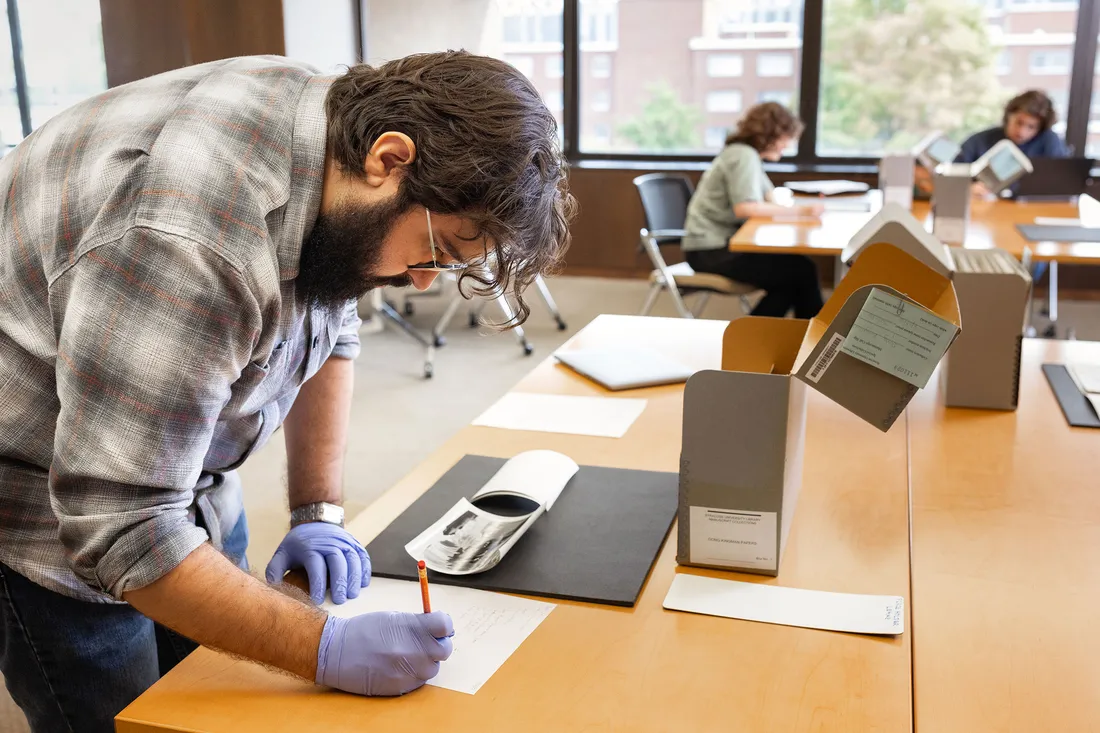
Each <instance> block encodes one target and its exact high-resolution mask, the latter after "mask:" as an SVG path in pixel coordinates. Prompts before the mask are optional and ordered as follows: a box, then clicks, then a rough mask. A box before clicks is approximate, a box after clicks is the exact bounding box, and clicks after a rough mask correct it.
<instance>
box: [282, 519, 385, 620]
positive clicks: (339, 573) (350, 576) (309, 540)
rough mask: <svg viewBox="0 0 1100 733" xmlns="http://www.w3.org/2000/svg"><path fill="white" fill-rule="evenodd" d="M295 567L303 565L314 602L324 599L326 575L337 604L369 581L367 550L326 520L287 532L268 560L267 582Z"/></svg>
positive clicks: (355, 594)
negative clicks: (269, 560)
mask: <svg viewBox="0 0 1100 733" xmlns="http://www.w3.org/2000/svg"><path fill="white" fill-rule="evenodd" d="M294 568H305V570H306V575H308V576H309V597H310V598H311V599H312V600H313V602H314V603H317V604H320V603H322V602H323V601H324V600H325V588H326V583H325V581H326V579H327V580H328V587H331V588H332V602H333V603H337V604H339V603H343V602H344V601H346V600H347V599H349V598H358V597H359V590H360V589H361V588H366V587H367V585H368V584H370V557H369V556H368V555H367V551H366V550H365V549H363V546H362V545H361V544H359V540H357V539H355V538H354V537H352V536H351V534H349V533H348V532H347V531H346V530H345V529H343V528H342V527H337V526H336V525H335V524H329V523H327V522H307V523H305V524H299V525H298V526H297V527H295V528H294V529H292V530H290V531H289V532H287V535H286V537H284V538H283V541H282V542H281V543H279V549H277V550H275V555H274V557H272V558H271V562H269V563H268V564H267V582H268V583H279V582H281V581H282V579H283V576H284V575H286V572H287V571H288V570H292V569H294Z"/></svg>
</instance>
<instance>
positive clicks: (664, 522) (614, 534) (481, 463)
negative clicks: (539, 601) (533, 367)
mask: <svg viewBox="0 0 1100 733" xmlns="http://www.w3.org/2000/svg"><path fill="white" fill-rule="evenodd" d="M504 463H505V459H503V458H489V457H487V456H475V455H468V456H464V457H463V458H462V459H461V460H460V461H459V462H458V463H456V464H455V465H454V466H453V467H451V469H450V470H449V471H447V473H445V474H444V475H443V476H442V477H441V478H440V479H439V481H437V482H436V483H435V485H434V486H432V488H431V489H429V490H428V491H427V492H426V493H425V494H424V495H423V496H421V497H420V498H419V499H417V500H416V501H415V502H413V504H412V505H411V506H410V507H409V508H408V509H406V510H405V511H404V513H402V514H401V516H399V517H398V518H397V519H395V520H394V521H393V523H392V524H390V526H389V527H387V528H386V529H384V530H383V531H382V533H381V534H379V535H378V537H376V538H375V539H374V541H373V542H371V543H370V544H369V545H368V546H367V551H368V552H369V553H370V557H371V568H372V571H371V572H372V574H373V575H377V576H380V577H384V578H399V579H402V580H415V579H416V562H415V561H414V560H413V558H412V557H411V556H410V555H409V554H408V553H407V552H405V545H406V544H407V543H408V542H409V541H410V540H412V539H413V538H414V537H416V536H417V535H419V534H420V533H421V532H423V531H424V530H425V529H427V528H428V527H429V526H431V525H432V524H434V523H435V522H436V521H437V520H438V519H439V518H440V517H442V516H443V515H444V514H445V513H446V512H447V511H448V510H449V509H450V508H451V507H452V506H454V505H455V502H457V501H458V500H459V499H460V498H462V497H465V498H467V499H469V498H471V497H472V496H473V495H474V494H475V493H477V491H478V490H479V489H480V488H481V487H482V486H484V485H485V483H486V482H487V481H488V480H489V479H490V478H492V476H493V474H495V473H496V472H497V471H498V470H499V469H500V467H501V466H503V465H504ZM678 489H679V474H676V473H658V472H654V471H635V470H628V469H618V468H598V467H594V466H581V468H580V470H579V471H578V472H577V473H576V475H574V476H573V478H572V479H570V481H569V483H568V484H566V486H565V488H564V489H563V490H562V493H561V495H560V496H559V497H558V499H557V501H556V502H554V506H553V507H552V508H551V509H550V511H548V512H546V513H544V514H543V515H542V516H541V517H539V518H538V519H537V520H535V523H534V524H532V525H531V528H530V529H528V530H527V533H526V534H524V535H523V537H522V538H520V540H519V541H518V542H517V543H516V544H515V546H514V547H512V549H511V550H509V551H508V554H507V555H505V556H504V558H502V559H501V561H500V563H499V564H498V565H497V566H496V567H495V568H493V569H491V570H487V571H485V572H484V573H476V574H474V575H446V574H443V573H436V572H434V571H431V570H429V571H428V580H429V582H431V583H442V584H445V585H459V586H465V587H468V588H478V589H480V590H488V591H501V592H505V593H521V594H524V595H533V596H545V597H548V598H562V599H566V600H572V601H588V602H594V603H606V604H610V605H615V606H633V605H634V604H635V603H636V602H637V600H638V596H639V594H640V593H641V590H642V586H643V585H644V584H645V580H646V577H647V576H648V575H649V570H650V568H651V567H652V566H653V562H654V560H656V558H657V555H658V553H659V552H660V550H661V546H662V545H663V544H664V541H665V538H666V537H667V536H668V531H669V529H670V528H671V527H672V522H673V520H674V519H675V518H676V505H677V494H678Z"/></svg>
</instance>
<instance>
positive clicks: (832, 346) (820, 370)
mask: <svg viewBox="0 0 1100 733" xmlns="http://www.w3.org/2000/svg"><path fill="white" fill-rule="evenodd" d="M843 345H844V337H843V336H841V335H840V334H839V333H834V334H833V337H832V338H831V339H829V345H828V346H826V347H825V349H824V350H823V351H822V352H821V354H820V355H818V357H817V361H816V362H814V366H813V369H811V370H810V373H809V374H808V375H807V376H809V378H810V381H811V382H813V383H814V384H817V383H818V381H820V380H821V377H822V375H823V374H825V370H826V369H828V368H829V365H830V364H832V363H833V359H835V358H836V355H837V354H839V353H840V347H841V346H843Z"/></svg>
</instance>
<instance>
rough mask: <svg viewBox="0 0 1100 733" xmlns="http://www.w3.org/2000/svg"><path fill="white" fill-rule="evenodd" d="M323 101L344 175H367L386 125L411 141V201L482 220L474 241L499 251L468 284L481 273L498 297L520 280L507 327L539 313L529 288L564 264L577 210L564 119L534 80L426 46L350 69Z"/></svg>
mask: <svg viewBox="0 0 1100 733" xmlns="http://www.w3.org/2000/svg"><path fill="white" fill-rule="evenodd" d="M325 108H326V109H325V111H326V113H327V116H328V148H329V154H330V155H331V156H332V158H333V159H334V161H335V162H336V163H337V164H338V165H339V166H340V167H341V169H342V170H343V171H344V172H345V173H348V174H351V175H355V176H360V177H362V176H364V175H365V173H364V170H363V162H364V161H365V160H366V158H367V155H368V153H369V151H370V149H371V146H372V145H373V144H374V142H375V140H377V139H378V137H379V135H381V134H382V133H384V132H391V131H392V132H401V133H404V134H406V135H408V136H409V137H410V138H412V140H413V141H414V142H415V143H416V158H415V160H414V161H413V162H412V164H411V165H410V166H409V167H408V168H407V169H406V170H405V171H404V175H403V177H402V179H401V185H400V189H399V193H398V195H399V197H401V200H402V201H404V202H406V206H405V210H407V209H408V208H409V207H412V206H413V205H416V204H419V205H420V206H424V207H425V208H427V209H429V210H430V211H432V212H433V213H436V212H438V213H440V214H460V215H462V216H464V217H467V218H469V219H470V220H471V221H473V223H474V225H475V226H476V229H477V232H476V234H475V236H474V238H475V239H481V238H483V237H484V238H485V240H486V241H487V242H491V243H493V244H494V245H495V248H494V251H493V252H492V253H490V252H488V251H486V252H485V254H484V257H483V258H482V259H481V262H479V263H474V264H476V265H480V266H471V267H470V268H468V269H466V270H464V271H462V274H461V275H460V276H459V286H460V288H461V287H463V286H464V285H465V284H466V281H471V282H473V286H472V287H471V288H470V291H471V292H472V293H473V294H477V295H484V296H489V297H495V296H497V295H500V294H502V293H505V292H508V291H509V288H511V293H512V294H513V295H514V296H515V299H516V316H515V318H513V319H512V320H510V321H508V322H507V323H504V324H500V325H502V326H504V327H514V326H517V325H519V324H521V323H523V322H524V321H525V320H526V319H527V316H528V315H529V314H530V312H531V309H530V307H528V305H527V304H526V303H525V302H524V300H523V291H524V290H525V289H526V288H527V286H529V285H530V284H531V283H532V282H533V281H534V279H535V277H536V276H537V275H539V274H542V273H548V272H553V271H554V270H555V269H556V268H557V267H558V266H559V265H560V263H561V261H562V257H563V256H564V254H565V251H566V249H567V248H568V246H569V224H570V222H571V220H572V218H573V216H574V214H575V211H576V202H575V200H574V199H573V196H572V195H571V194H570V193H569V191H568V188H567V184H566V174H565V169H566V164H565V159H564V158H563V156H562V153H561V149H560V146H559V144H558V135H557V122H556V121H555V120H554V116H553V115H552V114H551V113H550V110H549V109H547V107H546V105H545V104H544V103H543V101H542V99H541V98H540V97H539V93H538V91H536V89H535V87H534V86H533V85H532V84H531V82H530V81H528V80H527V78H526V77H525V76H523V74H521V73H520V72H519V71H518V70H516V68H515V67H513V66H511V65H510V64H507V63H505V62H503V61H499V60H497V59H493V58H488V57H485V56H476V55H474V54H470V53H467V52H466V51H446V52H443V53H425V54H416V55H413V56H408V57H405V58H402V59H397V60H395V61H390V62H387V63H385V64H382V65H381V66H377V67H372V66H369V65H367V64H358V65H356V66H352V67H350V68H349V69H348V70H347V72H346V73H345V74H343V75H342V76H341V77H339V78H338V79H336V81H335V82H334V83H333V84H332V87H331V88H330V90H329V92H328V97H327V98H326V101H325ZM463 293H464V294H467V295H469V294H470V293H468V292H467V290H466V289H463Z"/></svg>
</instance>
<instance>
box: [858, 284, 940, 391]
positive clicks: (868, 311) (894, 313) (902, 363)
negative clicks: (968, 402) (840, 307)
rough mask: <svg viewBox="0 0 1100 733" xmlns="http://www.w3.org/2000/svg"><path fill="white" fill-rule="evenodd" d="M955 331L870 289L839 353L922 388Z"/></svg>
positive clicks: (899, 300) (901, 301)
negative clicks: (841, 352)
mask: <svg viewBox="0 0 1100 733" xmlns="http://www.w3.org/2000/svg"><path fill="white" fill-rule="evenodd" d="M958 330H959V328H958V326H956V325H955V324H953V323H951V322H950V321H945V320H944V319H942V318H940V317H939V316H937V315H936V314H935V313H933V312H932V311H930V310H928V309H927V308H925V307H923V306H920V305H918V304H916V303H911V302H909V301H907V300H904V299H902V298H899V297H897V296H895V295H891V294H890V293H887V292H884V291H882V290H879V289H878V288H873V289H872V290H871V295H870V296H869V297H868V298H867V301H866V302H865V303H864V304H863V308H862V309H861V310H860V312H859V315H858V316H857V317H856V321H855V323H853V324H852V328H851V329H850V330H849V331H848V338H847V339H845V341H844V344H843V345H842V346H841V347H840V350H841V351H843V352H844V353H845V354H848V355H849V356H854V357H855V358H857V359H859V360H860V361H863V362H866V363H868V364H870V365H872V366H876V367H878V368H879V369H881V370H883V371H884V372H888V373H890V374H893V375H894V376H896V377H900V378H901V379H904V380H905V381H906V382H908V383H909V384H912V385H915V386H917V387H920V388H921V389H923V388H924V387H925V385H927V384H928V379H929V378H930V377H931V376H932V372H933V371H935V369H936V365H937V364H939V362H940V359H942V358H943V355H944V354H945V353H947V347H948V346H950V345H951V340H952V339H953V338H954V337H955V334H956V333H957V332H958Z"/></svg>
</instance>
